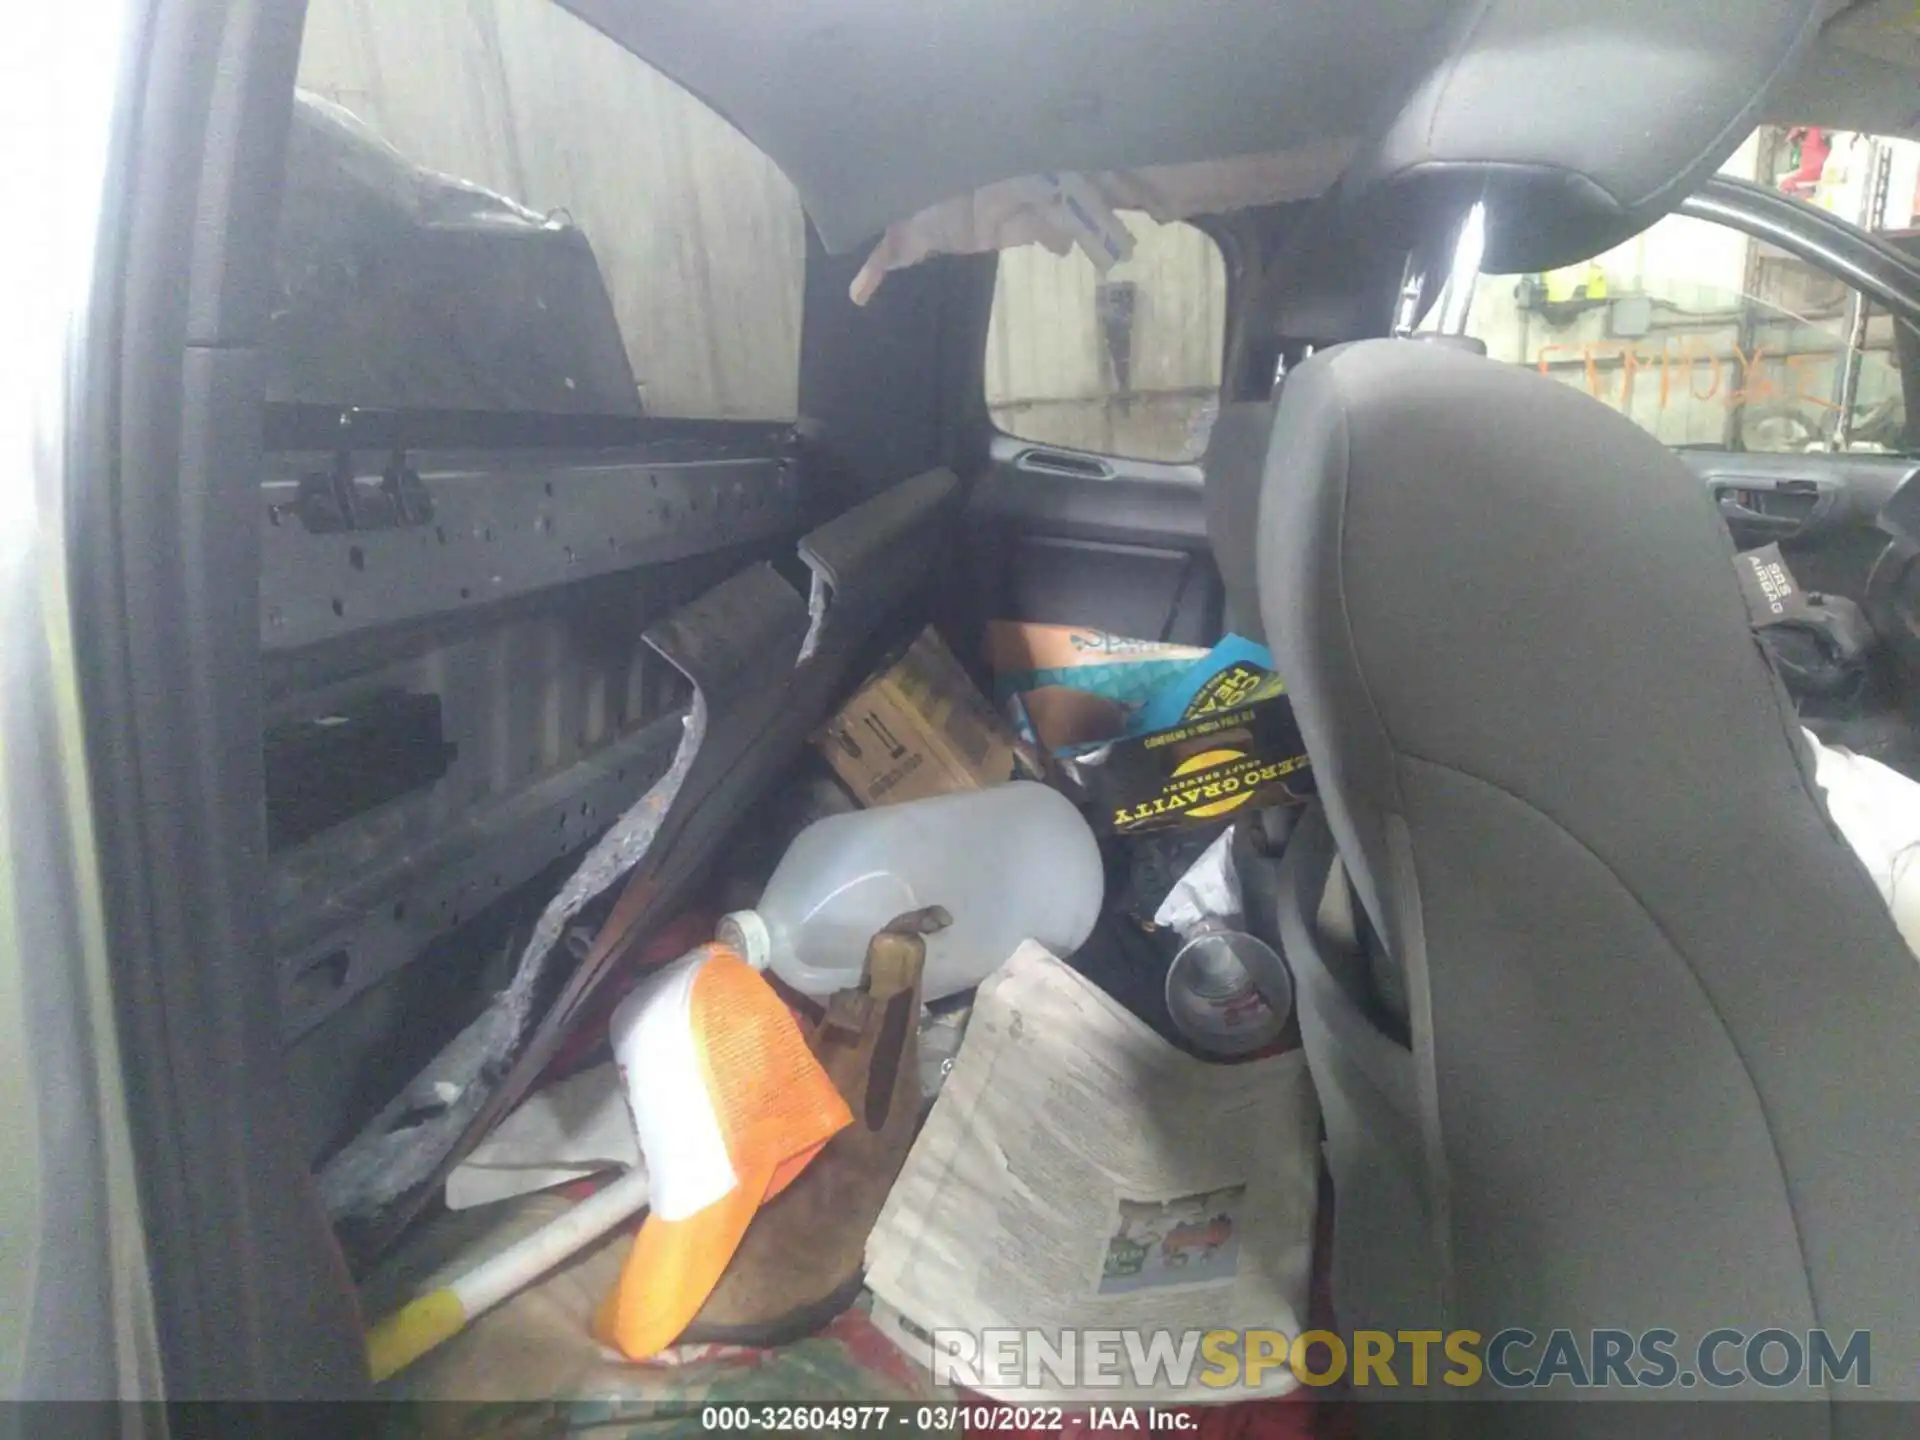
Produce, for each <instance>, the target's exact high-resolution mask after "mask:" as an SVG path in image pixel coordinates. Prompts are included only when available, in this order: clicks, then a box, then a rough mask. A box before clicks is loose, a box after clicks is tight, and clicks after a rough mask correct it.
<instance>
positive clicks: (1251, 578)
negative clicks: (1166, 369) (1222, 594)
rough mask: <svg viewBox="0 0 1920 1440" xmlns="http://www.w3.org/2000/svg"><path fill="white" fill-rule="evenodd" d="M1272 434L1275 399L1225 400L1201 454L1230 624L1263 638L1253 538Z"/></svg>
mask: <svg viewBox="0 0 1920 1440" xmlns="http://www.w3.org/2000/svg"><path fill="white" fill-rule="evenodd" d="M1272 438H1273V402H1272V401H1271V400H1246V401H1241V402H1240V403H1238V404H1234V405H1222V406H1221V407H1220V413H1219V414H1218V415H1216V416H1215V417H1214V421H1213V430H1212V432H1211V433H1210V434H1209V435H1208V436H1207V453H1206V454H1205V455H1204V456H1202V457H1201V460H1200V473H1201V474H1202V476H1204V477H1205V490H1204V495H1205V499H1206V507H1207V543H1208V544H1209V545H1210V546H1211V547H1212V550H1213V559H1214V563H1215V564H1216V565H1218V566H1219V567H1220V583H1221V585H1222V587H1223V588H1224V589H1225V590H1226V596H1227V613H1226V628H1227V629H1228V630H1229V631H1231V632H1233V633H1234V634H1238V635H1244V636H1246V637H1247V638H1248V639H1249V640H1255V641H1259V640H1262V638H1263V636H1262V631H1261V628H1260V587H1259V583H1258V580H1257V578H1256V576H1255V574H1254V541H1255V537H1256V536H1257V535H1258V533H1259V532H1258V526H1257V524H1256V522H1257V519H1258V517H1259V513H1260V485H1261V481H1262V480H1263V479H1264V478H1265V475H1266V464H1267V442H1268V441H1269V440H1270V439H1272Z"/></svg>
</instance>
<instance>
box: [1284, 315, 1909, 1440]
mask: <svg viewBox="0 0 1920 1440" xmlns="http://www.w3.org/2000/svg"><path fill="white" fill-rule="evenodd" d="M1259 520H1260V525H1259V549H1258V572H1259V574H1258V578H1259V590H1260V608H1261V612H1262V614H1263V616H1264V618H1265V622H1266V626H1265V628H1266V635H1267V639H1268V641H1269V643H1270V644H1271V645H1272V647H1273V650H1274V652H1275V660H1276V664H1277V667H1278V669H1279V670H1280V673H1281V674H1282V676H1283V678H1284V679H1285V680H1286V682H1287V685H1288V688H1289V689H1290V691H1291V692H1292V695H1293V698H1294V703H1295V706H1296V710H1297V714H1298V717H1299V721H1300V727H1301V731H1302V733H1303V734H1304V736H1305V739H1306V743H1307V748H1308V751H1309V752H1310V754H1311V757H1312V760H1313V766H1314V771H1315V775H1316V779H1317V783H1318V789H1319V792H1320V796H1321V798H1322V801H1323V803H1324V806H1325V810H1326V815H1327V819H1328V822H1329V824H1330V826H1331V829H1332V832H1333V837H1334V839H1335V841H1336V842H1337V844H1338V848H1339V851H1340V854H1341V855H1342V857H1343V858H1344V860H1345V862H1346V866H1347V868H1348V870H1349V872H1350V874H1351V876H1352V879H1353V882H1354V885H1355V888H1356V890H1357V892H1358V894H1359V897H1360V899H1361V902H1362V904H1363V905H1364V906H1365V908H1366V910H1367V911H1368V913H1369V914H1370V916H1371V918H1372V919H1373V921H1374V924H1375V926H1376V928H1377V930H1378V932H1379V935H1380V937H1381V939H1382V941H1383V943H1384V946H1385V948H1386V950H1387V952H1388V955H1389V957H1390V961H1391V963H1392V964H1394V965H1395V966H1396V967H1397V968H1398V971H1399V973H1400V978H1401V980H1402V983H1403V985H1404V988H1405V1003H1406V1010H1407V1019H1408V1024H1409V1032H1410V1036H1411V1042H1410V1044H1408V1045H1404V1046H1403V1045H1400V1044H1398V1043H1397V1042H1395V1041H1393V1040H1392V1039H1390V1038H1388V1037H1387V1036H1386V1035H1385V1034H1384V1032H1383V1031H1381V1030H1380V1029H1378V1028H1377V1027H1369V1026H1367V1025H1365V1024H1364V1023H1363V1022H1361V1021H1357V1020H1356V1017H1357V1016H1361V1015H1362V1013H1363V1012H1362V1011H1361V1010H1360V1009H1359V1008H1352V1010H1351V1013H1346V1012H1345V1011H1342V1013H1339V1014H1334V1013H1332V1012H1333V1010H1334V1009H1336V1008H1339V1007H1340V1006H1341V1005H1342V1003H1343V1002H1342V1001H1341V997H1340V994H1339V987H1337V986H1335V987H1327V986H1315V985H1312V984H1308V983H1303V984H1302V986H1301V1002H1300V1003H1301V1007H1302V1026H1303V1032H1304V1034H1305V1035H1306V1038H1307V1046H1308V1056H1309V1060H1310V1062H1311V1064H1312V1068H1313V1071H1314V1076H1315V1081H1316V1084H1317V1085H1318V1086H1319V1087H1320V1088H1321V1090H1322V1094H1323V1098H1324V1099H1325V1101H1326V1108H1327V1111H1328V1115H1329V1160H1330V1164H1331V1167H1332V1170H1333V1177H1334V1186H1335V1193H1336V1212H1335V1231H1336V1242H1335V1252H1336V1253H1335V1261H1334V1277H1335V1295H1334V1302H1335V1306H1336V1308H1337V1309H1338V1311H1339V1313H1340V1318H1341V1322H1342V1324H1343V1325H1346V1326H1378V1327H1380V1328H1385V1329H1388V1330H1397V1329H1414V1328H1434V1329H1451V1328H1457V1327H1467V1328H1472V1329H1477V1330H1480V1331H1481V1332H1482V1333H1483V1334H1491V1333H1493V1332H1494V1331H1497V1330H1499V1329H1502V1328H1505V1327H1509V1326H1525V1327H1528V1328H1530V1329H1533V1330H1535V1331H1536V1332H1537V1333H1539V1334H1540V1335H1542V1336H1545V1335H1546V1334H1547V1333H1548V1332H1549V1331H1550V1330H1552V1329H1554V1328H1557V1327H1565V1328H1570V1329H1573V1330H1575V1331H1577V1332H1578V1333H1579V1334H1580V1335H1581V1336H1582V1337H1584V1336H1585V1335H1586V1332H1587V1331H1588V1330H1590V1329H1592V1328H1594V1327H1608V1328H1619V1329H1626V1330H1633V1331H1638V1330H1641V1329H1645V1328H1651V1327H1667V1328H1672V1329H1674V1330H1677V1331H1678V1332H1679V1334H1680V1337H1681V1343H1680V1354H1681V1356H1682V1359H1683V1361H1690V1360H1691V1352H1690V1351H1689V1349H1688V1348H1687V1347H1688V1346H1691V1345H1693V1344H1695V1343H1696V1342H1697V1341H1698V1340H1699V1339H1700V1338H1701V1337H1702V1336H1703V1335H1704V1334H1706V1333H1707V1332H1709V1331H1711V1330H1713V1329H1715V1328H1716V1327H1722V1326H1734V1327H1742V1328H1744V1329H1745V1330H1747V1331H1748V1332H1749V1333H1751V1332H1753V1331H1755V1330H1758V1329H1761V1328H1766V1327H1779V1328H1782V1329H1786V1330H1790V1331H1794V1332H1797V1333H1798V1334H1799V1336H1800V1337H1801V1339H1802V1340H1804V1339H1805V1336H1806V1332H1807V1331H1808V1330H1809V1329H1811V1328H1813V1327H1820V1326H1824V1327H1827V1328H1828V1329H1830V1330H1832V1331H1835V1332H1837V1334H1838V1339H1839V1340H1840V1341H1844V1340H1845V1339H1846V1337H1847V1335H1848V1334H1849V1333H1850V1332H1852V1331H1854V1330H1857V1329H1859V1330H1870V1331H1872V1332H1873V1340H1872V1347H1873V1349H1872V1381H1873V1385H1872V1390H1871V1391H1869V1392H1866V1393H1868V1394H1871V1395H1879V1396H1884V1395H1886V1394H1888V1393H1896V1394H1904V1395H1905V1396H1906V1397H1908V1398H1915V1395H1916V1377H1917V1375H1920V1372H1917V1371H1916V1364H1915V1362H1916V1358H1920V1356H1917V1353H1916V1351H1917V1348H1920V1347H1917V1346H1916V1337H1920V1323H1917V1322H1920V1244H1916V1243H1915V1242H1916V1240H1917V1239H1920V1223H1917V1222H1916V1211H1917V1210H1920V964H1916V961H1915V958H1914V956H1913V955H1912V954H1911V953H1910V952H1909V951H1908V950H1907V948H1906V946H1905V945H1904V944H1903V943H1902V941H1901V938H1900V936H1899V934H1898V932H1897V931H1896V930H1895V928H1894V925H1893V922H1892V920H1891V918H1890V917H1889V915H1888V913H1887V910H1886V907H1885V906H1884V905H1883V904H1882V902H1881V900H1880V897H1879V895H1878V893H1877V892H1876V890H1875V888H1874V885H1873V883H1872V881H1871V880H1870V879H1869V877H1868V875H1867V874H1866V872H1865V870H1864V868H1863V867H1862V865H1861V864H1860V862H1859V861H1858V859H1857V858H1856V857H1855V856H1854V854H1853V853H1852V852H1851V851H1850V850H1849V849H1848V847H1847V845H1846V844H1845V842H1844V841H1843V840H1842V838H1841V837H1840V836H1839V834H1838V833H1837V832H1836V830H1835V829H1834V827H1833V825H1832V823H1831V821H1830V820H1829V818H1828V816H1827V813H1826V809H1825V807H1824V804H1823V802H1822V800H1821V798H1820V795H1819V792H1818V791H1817V788H1816V787H1815V785H1814V783H1813V780H1812V777H1811V773H1810V757H1809V755H1808V754H1807V752H1806V750H1805V747H1804V745H1803V743H1802V739H1801V736H1800V732H1799V727H1798V724H1797V722H1796V718H1795V715H1794V712H1793V709H1792V706H1791V704H1790V702H1789V700H1788V697H1787V696H1786V694H1785V692H1784V690H1783V689H1782V688H1781V686H1780V685H1779V683H1778V682H1777V680H1776V679H1775V677H1774V675H1773V673H1772V672H1771V670H1770V669H1769V668H1768V665H1767V663H1766V661H1765V659H1764V658H1763V656H1762V654H1761V651H1760V649H1759V647H1758V646H1757V644H1756V643H1755V641H1754V639H1753V636H1752V634H1751V632H1750V630H1749V628H1748V620H1747V614H1746V610H1745V606H1744V604H1743V602H1742V599H1741V597H1740V594H1739V591H1738V588H1737V585H1736V583H1735V580H1734V577H1733V573H1732V565H1731V558H1732V553H1733V552H1732V546H1731V543H1730V540H1729V538H1728V535H1727V533H1726V531H1725V528H1724V526H1723V525H1722V523H1721V521H1720V519H1719V517H1718V515H1717V514H1716V513H1715V511H1714V508H1713V506H1712V504H1711V503H1710V502H1709V501H1708V499H1707V497H1706V495H1705V493H1704V492H1703V490H1702V487H1701V486H1700V485H1699V483H1698V481H1697V480H1694V479H1693V478H1691V476H1690V474H1689V472H1688V471H1687V470H1686V469H1685V468H1684V467H1682V466H1681V464H1680V463H1679V462H1678V461H1677V460H1676V459H1675V458H1674V456H1673V455H1671V454H1670V453H1669V452H1668V451H1667V450H1666V448H1665V447H1663V446H1662V445H1660V444H1659V443H1658V442H1657V441H1655V440H1654V439H1652V438H1651V437H1650V436H1648V435H1646V434H1644V433H1643V432H1641V431H1640V430H1638V429H1637V428H1636V427H1634V426H1633V425H1632V424H1631V423H1630V422H1628V421H1627V420H1625V419H1624V418H1622V417H1621V416H1619V415H1616V414H1614V413H1613V412H1611V411H1610V410H1608V409H1606V408H1605V407H1604V406H1602V405H1600V404H1599V403H1597V402H1595V401H1593V400H1591V399H1589V398H1588V397H1586V396H1585V395H1583V394H1581V393H1579V392H1577V391H1575V390H1573V389H1571V388H1569V387H1566V386H1562V385H1559V384H1557V383H1555V382H1553V381H1550V380H1547V379H1545V378H1543V377H1541V376H1539V375H1536V374H1534V373H1532V372H1531V371H1527V370H1523V369H1519V368H1517V367H1509V366H1504V365H1501V364H1498V363H1496V362H1493V361H1490V360H1487V359H1484V358H1481V357H1478V356H1474V355H1470V354H1465V353H1461V352H1458V351H1454V350H1449V349H1445V348H1439V347H1429V346H1421V345H1411V344H1406V343H1402V342H1393V341H1362V342H1359V343H1356V344H1351V345H1345V346H1340V347H1336V348H1334V349H1332V350H1328V351H1325V352H1323V353H1321V354H1319V355H1316V356H1315V357H1313V358H1312V359H1311V360H1309V361H1307V362H1306V363H1304V364H1302V365H1300V366H1299V367H1297V368H1296V369H1295V370H1294V371H1293V372H1292V373H1291V374H1290V375H1289V376H1288V378H1287V383H1286V387H1285V391H1284V393H1283V395H1282V397H1281V401H1280V405H1279V412H1278V416H1277V418H1276V422H1275V435H1274V442H1273V447H1272V450H1271V453H1270V455H1269V457H1268V461H1267V466H1266V472H1265V483H1264V490H1263V495H1262V499H1261V508H1260V515H1259ZM1302 960H1304V961H1305V962H1306V963H1307V964H1308V965H1309V966H1311V965H1312V964H1314V963H1315V962H1314V961H1313V960H1312V957H1295V963H1296V968H1299V966H1300V964H1301V962H1302ZM1316 996H1318V997H1319V998H1318V999H1316ZM1316 1006H1320V1007H1322V1008H1325V1009H1326V1010H1327V1013H1325V1014H1322V1013H1319V1012H1318V1011H1316V1009H1315V1007H1316ZM1356 1026H1357V1027H1358V1028H1356ZM1342 1037H1345V1038H1342ZM1362 1050H1364V1051H1365V1054H1364V1055H1363V1054H1361V1053H1360V1052H1361V1051H1362ZM1383 1067H1384V1068H1383ZM1336 1115H1344V1116H1349V1117H1352V1116H1356V1115H1357V1116H1360V1117H1362V1120H1365V1117H1367V1116H1372V1117H1374V1119H1373V1120H1372V1121H1371V1122H1368V1123H1343V1124H1341V1125H1338V1126H1336V1125H1335V1124H1334V1119H1333V1117H1334V1116H1336ZM1407 1176H1412V1177H1414V1180H1413V1182H1412V1185H1411V1188H1410V1189H1409V1188H1408V1187H1406V1186H1405V1185H1404V1184H1402V1182H1403V1181H1404V1177H1407ZM1396 1177H1397V1178H1396ZM1393 1185H1401V1186H1402V1189H1403V1190H1404V1191H1406V1193H1407V1194H1411V1195H1413V1196H1414V1199H1413V1200H1411V1201H1407V1200H1406V1198H1405V1194H1398V1195H1386V1196H1385V1198H1384V1199H1383V1198H1382V1195H1384V1189H1383V1187H1388V1186H1393ZM1376 1190H1381V1191H1382V1194H1380V1195H1377V1194H1375V1193H1374V1192H1375V1191H1376ZM1376 1202H1378V1203H1376ZM1382 1217H1385V1218H1382ZM1396 1217H1397V1218H1396ZM1396 1275H1398V1276H1399V1277H1400V1279H1405V1277H1407V1276H1419V1277H1424V1278H1423V1279H1422V1280H1421V1282H1420V1283H1417V1284H1403V1283H1399V1282H1398V1281H1397V1280H1396V1279H1395V1278H1394V1277H1395V1276H1396ZM1343 1285H1344V1286H1345V1288H1344V1289H1343ZM1415 1312H1419V1313H1415ZM1583 1344H1584V1338H1583ZM1538 1353H1539V1352H1538V1350H1535V1351H1534V1352H1533V1358H1534V1359H1537V1358H1538ZM1729 1358H1730V1357H1729ZM1686 1368H1691V1365H1690V1364H1688V1365H1687V1367H1686ZM1844 1388H1846V1387H1842V1389H1844ZM1559 1389H1560V1391H1561V1392H1564V1391H1565V1389H1566V1386H1565V1385H1564V1384H1563V1385H1561V1386H1560V1387H1559ZM1748 1392H1749V1393H1761V1392H1759V1391H1758V1389H1757V1387H1756V1386H1754V1385H1751V1384H1750V1385H1749V1386H1748ZM1594 1393H1599V1392H1594ZM1612 1393H1613V1394H1614V1395H1616V1396H1618V1394H1619V1393H1620V1392H1619V1391H1618V1390H1615V1391H1614V1392H1612ZM1689 1393H1691V1392H1689ZM1796 1393H1797V1394H1800V1395H1805V1394H1806V1392H1805V1391H1804V1389H1803V1390H1800V1391H1797V1392H1796ZM1820 1413H1821V1414H1822V1415H1823V1416H1825V1415H1827V1414H1828V1413H1829V1412H1827V1411H1825V1410H1824V1409H1823V1410H1821V1412H1820ZM1858 1413H1859V1412H1858V1411H1857V1410H1856V1412H1855V1414H1856V1416H1857V1415H1858ZM1846 1417H1847V1409H1846V1407H1838V1408H1835V1409H1834V1410H1833V1411H1832V1412H1831V1430H1832V1433H1835V1434H1846V1433H1858V1432H1857V1431H1850V1430H1849V1429H1847V1428H1846V1426H1847V1419H1846ZM1822 1423H1823V1425H1824V1424H1826V1423H1827V1422H1826V1421H1824V1420H1823V1422H1822ZM1551 1433H1560V1432H1559V1431H1557V1430H1556V1431H1553V1432H1551ZM1595 1433H1605V1432H1604V1430H1602V1431H1596V1432H1595ZM1820 1433H1825V1432H1824V1430H1823V1431H1821V1432H1820Z"/></svg>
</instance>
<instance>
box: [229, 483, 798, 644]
mask: <svg viewBox="0 0 1920 1440" xmlns="http://www.w3.org/2000/svg"><path fill="white" fill-rule="evenodd" d="M414 458H415V462H416V463H415V466H414V470H413V473H414V474H417V476H418V480H419V483H420V484H421V485H422V486H424V488H425V491H426V494H427V496H428V497H430V500H431V507H432V508H431V514H432V517H433V520H432V524H431V525H428V524H418V525H414V524H406V523H395V524H388V525H386V526H385V527H384V528H378V529H358V530H356V529H330V528H329V529H318V530H316V529H314V528H312V524H313V523H314V516H313V515H312V513H311V511H310V503H311V501H310V496H309V495H308V493H307V492H308V490H310V488H311V487H306V488H304V489H303V486H304V485H305V482H306V481H308V480H310V479H311V477H312V476H313V475H314V474H315V473H316V472H318V471H323V470H325V469H326V467H328V466H331V465H334V464H336V463H337V458H336V457H332V456H328V455H324V454H320V453H308V452H298V453H285V454H279V455H275V456H272V457H270V459H269V474H268V476H267V479H266V483H265V484H263V485H262V487H261V503H262V506H263V507H264V523H263V524H262V526H261V616H260V642H261V645H262V646H263V647H264V648H265V649H266V650H267V651H269V652H272V651H280V650H290V649H295V648H298V647H300V646H304V645H312V644H315V643H318V642H320V641H324V640H330V639H335V638H338V637H339V636H341V635H343V634H347V633H351V632H353V631H356V630H364V629H368V628H375V627H379V626H385V625H392V624H396V623H400V622H404V621H409V620H417V619H420V618H422V617H424V616H429V615H434V614H438V613H443V612H446V611H449V610H456V609H459V608H461V607H463V606H467V605H473V604H492V603H495V602H498V601H501V600H507V599H512V598H514V597H517V596H522V595H527V594H531V593H534V592H537V591H539V590H542V589H545V588H548V587H551V586H554V585H561V584H567V583H571V582H573V581H576V580H582V579H587V578H590V577H592V576H595V575H602V574H609V573H614V572H617V571H620V570H626V569H631V568H633V567H635V566H639V565H648V564H655V563H659V562H662V561H669V560H675V559H680V558H682V557H685V556H689V555H698V554H702V553H705V552H708V551H711V550H714V549H717V548H721V547H725V546H737V545H745V544H751V543H753V542H754V541H756V540H765V539H768V538H770V537H773V536H777V535H781V534H787V533H797V531H798V530H799V528H800V526H801V523H802V506H801V500H802V497H801V487H800V483H799V474H798V470H797V466H796V464H795V462H794V461H793V459H792V458H791V457H786V456H778V457H770V456H746V457H724V458H705V459H662V458H654V457H652V456H650V455H649V454H648V452H647V451H645V450H644V449H639V448H636V447H627V448H623V449H621V450H614V451H588V452H573V453H567V454H560V455H554V454H551V453H542V452H538V451H532V452H525V453H520V454H515V453H513V452H496V453H492V454H488V455H477V454H461V453H458V452H440V453H437V454H423V455H420V456H417V457H414ZM374 465H375V457H372V456H370V457H369V458H368V459H367V460H365V461H363V462H361V463H360V464H359V465H358V466H356V467H355V468H356V470H365V471H368V472H369V473H368V474H366V475H358V476H357V477H356V479H355V481H354V483H355V484H357V485H360V486H362V487H363V488H364V487H369V486H372V485H374V484H376V483H378V474H377V472H376V471H375V470H374V468H373V467H374ZM642 496H645V497H647V498H646V499H645V500H643V499H642V498H641V497H642ZM326 523H327V524H328V525H334V524H338V523H340V522H339V521H338V518H337V516H332V515H330V516H328V517H327V521H326Z"/></svg>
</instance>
